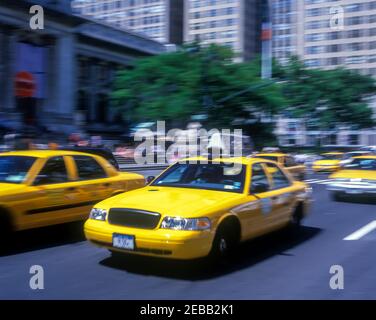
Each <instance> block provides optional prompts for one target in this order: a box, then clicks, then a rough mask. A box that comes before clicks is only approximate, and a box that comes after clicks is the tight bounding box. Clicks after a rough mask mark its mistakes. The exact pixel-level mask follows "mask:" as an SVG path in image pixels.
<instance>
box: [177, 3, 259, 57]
mask: <svg viewBox="0 0 376 320" xmlns="http://www.w3.org/2000/svg"><path fill="white" fill-rule="evenodd" d="M260 11H261V2H260V1H259V0H186V1H185V9H184V14H185V18H184V40H185V41H186V42H193V41H198V42H200V43H202V44H211V43H217V44H222V45H227V46H229V47H231V48H232V49H233V50H234V51H235V52H236V53H237V55H238V56H239V58H241V59H243V60H249V59H251V58H253V57H254V56H255V55H257V54H259V53H260V52H261V41H260V37H261V19H262V15H261V12H260Z"/></svg>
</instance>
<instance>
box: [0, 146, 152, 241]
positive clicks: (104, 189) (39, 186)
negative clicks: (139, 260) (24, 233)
mask: <svg viewBox="0 0 376 320" xmlns="http://www.w3.org/2000/svg"><path fill="white" fill-rule="evenodd" d="M144 185H145V179H144V177H143V176H141V175H138V174H133V173H121V172H118V171H117V170H115V168H114V167H113V166H112V165H110V164H109V163H108V162H107V161H106V160H105V159H104V158H102V157H99V156H95V155H90V154H87V153H81V152H73V151H59V150H27V151H14V152H6V153H3V154H1V155H0V228H1V231H0V235H3V234H4V233H9V231H18V230H24V229H32V228H37V227H43V226H48V225H53V224H60V223H65V222H70V221H75V220H83V219H85V218H87V217H88V215H89V212H90V209H91V207H92V206H93V204H95V203H97V202H98V201H101V200H103V199H106V198H108V197H111V196H113V195H115V194H119V193H122V192H125V191H128V190H132V189H136V188H140V187H143V186H144Z"/></svg>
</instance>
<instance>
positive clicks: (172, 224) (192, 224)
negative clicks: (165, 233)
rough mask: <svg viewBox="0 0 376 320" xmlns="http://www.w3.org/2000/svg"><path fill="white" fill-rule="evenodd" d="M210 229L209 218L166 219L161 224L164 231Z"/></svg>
mask: <svg viewBox="0 0 376 320" xmlns="http://www.w3.org/2000/svg"><path fill="white" fill-rule="evenodd" d="M210 227H211V223H210V220H209V219H208V218H189V219H188V218H181V217H165V218H164V219H163V221H162V224H161V228H162V229H172V230H208V229H210Z"/></svg>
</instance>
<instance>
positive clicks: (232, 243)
mask: <svg viewBox="0 0 376 320" xmlns="http://www.w3.org/2000/svg"><path fill="white" fill-rule="evenodd" d="M239 240H240V225H239V223H238V222H237V221H236V220H234V219H231V220H228V221H224V222H223V223H222V224H221V225H220V226H219V227H218V229H217V232H216V234H215V237H214V240H213V244H212V249H211V252H210V254H209V258H210V259H211V260H212V261H213V262H220V263H224V262H228V261H229V259H230V258H231V257H232V256H233V254H234V252H235V249H236V247H237V245H238V244H239Z"/></svg>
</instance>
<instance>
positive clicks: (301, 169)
mask: <svg viewBox="0 0 376 320" xmlns="http://www.w3.org/2000/svg"><path fill="white" fill-rule="evenodd" d="M255 157H257V158H263V159H267V160H271V161H275V162H277V163H278V164H279V165H281V166H283V167H285V169H286V170H287V171H288V172H290V174H291V175H292V176H293V177H294V178H295V179H297V180H304V178H305V173H306V169H307V168H306V166H305V165H304V164H298V163H296V162H295V160H294V158H293V157H292V156H290V155H288V154H286V153H258V154H256V155H255Z"/></svg>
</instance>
